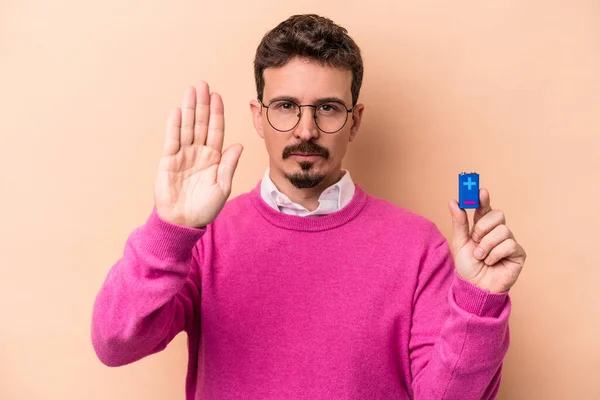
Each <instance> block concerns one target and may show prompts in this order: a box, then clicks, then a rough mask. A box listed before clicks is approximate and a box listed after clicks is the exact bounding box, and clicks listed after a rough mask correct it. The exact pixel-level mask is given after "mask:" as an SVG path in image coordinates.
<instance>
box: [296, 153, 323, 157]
mask: <svg viewBox="0 0 600 400" xmlns="http://www.w3.org/2000/svg"><path fill="white" fill-rule="evenodd" d="M291 155H292V156H294V157H301V158H310V157H321V155H320V154H316V153H292V154H291Z"/></svg>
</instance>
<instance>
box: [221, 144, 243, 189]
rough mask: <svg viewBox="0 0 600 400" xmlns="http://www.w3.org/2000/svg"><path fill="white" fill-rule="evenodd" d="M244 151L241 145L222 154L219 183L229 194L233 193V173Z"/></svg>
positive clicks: (234, 146)
mask: <svg viewBox="0 0 600 400" xmlns="http://www.w3.org/2000/svg"><path fill="white" fill-rule="evenodd" d="M242 150H244V147H243V146H242V145H241V144H234V145H231V146H229V147H228V148H226V149H225V151H223V154H221V161H220V162H219V168H218V169H217V183H218V184H219V186H221V189H223V191H224V192H225V193H227V194H229V193H230V192H231V182H232V181H233V173H234V172H235V169H236V168H237V165H238V161H239V160H240V155H241V154H242Z"/></svg>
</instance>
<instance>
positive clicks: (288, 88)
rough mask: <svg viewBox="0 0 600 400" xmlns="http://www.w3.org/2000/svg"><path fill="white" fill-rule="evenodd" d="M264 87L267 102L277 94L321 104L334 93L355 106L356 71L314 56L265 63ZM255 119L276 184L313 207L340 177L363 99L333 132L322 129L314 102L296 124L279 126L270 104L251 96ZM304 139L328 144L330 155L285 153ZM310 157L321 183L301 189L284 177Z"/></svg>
mask: <svg viewBox="0 0 600 400" xmlns="http://www.w3.org/2000/svg"><path fill="white" fill-rule="evenodd" d="M264 78H265V88H264V94H263V103H264V104H265V105H268V104H269V102H270V101H271V100H272V99H275V98H277V97H279V96H289V97H292V98H295V99H296V100H297V102H298V104H317V100H318V99H321V98H326V97H336V98H339V99H340V100H342V101H343V102H344V104H345V105H346V107H347V108H352V92H351V91H350V88H351V84H352V72H351V71H350V70H340V69H336V68H332V67H327V66H325V67H324V66H322V65H320V64H319V63H318V62H316V61H313V60H303V59H299V58H294V59H292V60H290V61H289V62H288V63H287V64H286V65H284V66H283V67H280V68H267V69H266V70H265V71H264ZM250 110H251V112H252V120H253V123H254V128H255V129H256V132H257V133H258V135H259V136H260V137H261V138H262V139H264V141H265V145H266V148H267V152H268V153H269V167H270V177H271V180H272V181H273V183H274V184H275V186H276V187H277V188H278V189H279V190H280V191H281V192H282V193H285V194H286V196H288V197H289V199H290V200H292V201H293V202H295V203H298V204H301V205H302V206H304V207H305V208H306V209H308V210H310V211H313V210H315V209H316V208H317V207H318V206H319V201H318V199H319V196H320V195H321V193H322V192H323V190H325V189H326V188H327V187H329V186H331V185H333V184H334V183H335V182H337V181H338V180H340V178H341V177H342V172H341V166H342V159H343V158H344V156H345V155H346V151H347V149H348V145H349V144H350V143H351V142H352V141H353V140H354V139H355V138H356V135H357V134H358V130H359V128H360V122H361V119H362V114H363V111H364V105H362V104H357V105H356V106H355V107H354V110H353V112H352V114H350V115H349V117H348V121H347V122H346V125H344V127H343V128H342V129H341V130H340V131H338V132H335V133H333V134H327V133H323V132H321V131H320V130H319V129H318V128H317V126H316V124H315V121H314V119H313V110H314V109H313V108H308V107H307V108H303V109H302V117H301V118H300V122H299V123H298V125H297V126H296V127H295V128H294V129H293V130H291V131H289V132H280V131H277V130H275V129H274V128H273V127H272V126H271V125H270V124H269V122H268V120H267V114H266V112H267V110H266V108H264V107H261V104H260V103H259V102H258V101H257V100H252V101H251V102H250ZM303 141H306V142H308V141H312V142H313V143H315V144H317V145H318V146H321V147H323V148H326V149H327V150H328V151H329V158H328V159H325V158H324V157H322V156H316V157H308V158H307V157H297V156H292V157H289V158H287V159H283V157H282V154H283V150H284V149H285V148H286V147H287V146H294V145H297V144H298V143H301V142H303ZM302 161H308V162H311V163H312V164H313V165H312V168H311V169H310V171H309V173H310V174H311V175H313V176H314V175H321V176H324V179H323V180H322V181H321V183H320V184H318V185H317V186H315V187H313V188H309V189H298V188H296V187H295V186H294V185H292V184H291V182H290V181H289V180H288V179H287V178H286V174H287V175H290V174H294V173H303V170H302V167H301V165H300V163H301V162H302Z"/></svg>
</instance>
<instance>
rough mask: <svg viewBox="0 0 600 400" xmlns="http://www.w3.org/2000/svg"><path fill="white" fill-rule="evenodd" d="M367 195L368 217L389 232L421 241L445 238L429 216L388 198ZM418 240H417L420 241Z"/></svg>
mask: <svg viewBox="0 0 600 400" xmlns="http://www.w3.org/2000/svg"><path fill="white" fill-rule="evenodd" d="M367 196H368V207H367V209H366V210H365V211H366V213H367V215H368V217H369V219H370V220H373V221H377V222H379V223H381V224H384V225H385V229H386V230H388V231H390V233H392V232H393V233H395V234H399V235H402V236H405V237H410V238H412V239H413V240H414V239H421V240H422V241H423V242H427V243H428V244H432V242H436V243H437V244H439V243H441V242H443V241H444V240H445V238H444V236H443V235H442V233H441V232H440V230H439V228H438V227H437V225H436V224H435V222H433V221H432V220H430V219H429V218H427V217H425V216H423V215H420V214H417V213H416V212H414V211H411V210H408V209H406V208H404V207H401V206H399V205H397V204H394V203H392V202H391V201H389V200H386V199H383V198H380V197H376V196H373V195H370V194H369V195H367ZM421 240H419V241H421Z"/></svg>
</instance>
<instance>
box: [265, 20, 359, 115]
mask: <svg viewBox="0 0 600 400" xmlns="http://www.w3.org/2000/svg"><path fill="white" fill-rule="evenodd" d="M294 57H302V58H309V59H312V60H316V61H318V62H320V63H321V64H322V65H327V66H330V67H335V68H340V69H345V70H350V71H352V87H351V92H352V106H354V105H356V102H357V100H358V93H359V91H360V86H361V84H362V77H363V63H362V57H361V55H360V49H359V47H358V46H357V45H356V43H355V42H354V40H352V38H351V37H350V36H348V31H347V30H346V29H345V28H343V27H341V26H339V25H336V24H335V23H334V22H333V21H332V20H330V19H328V18H325V17H321V16H319V15H315V14H305V15H293V16H291V17H289V18H288V19H287V20H285V21H283V22H281V23H280V24H279V25H277V26H276V27H275V28H274V29H272V30H271V31H269V32H267V34H266V35H265V36H264V37H263V39H262V40H261V42H260V44H259V45H258V48H257V49H256V56H255V58H254V79H255V80H256V91H257V94H258V99H259V100H260V101H262V100H263V91H264V88H265V79H264V75H263V72H264V70H265V68H269V67H282V66H284V65H285V64H287V63H288V61H290V60H291V59H292V58H294Z"/></svg>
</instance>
